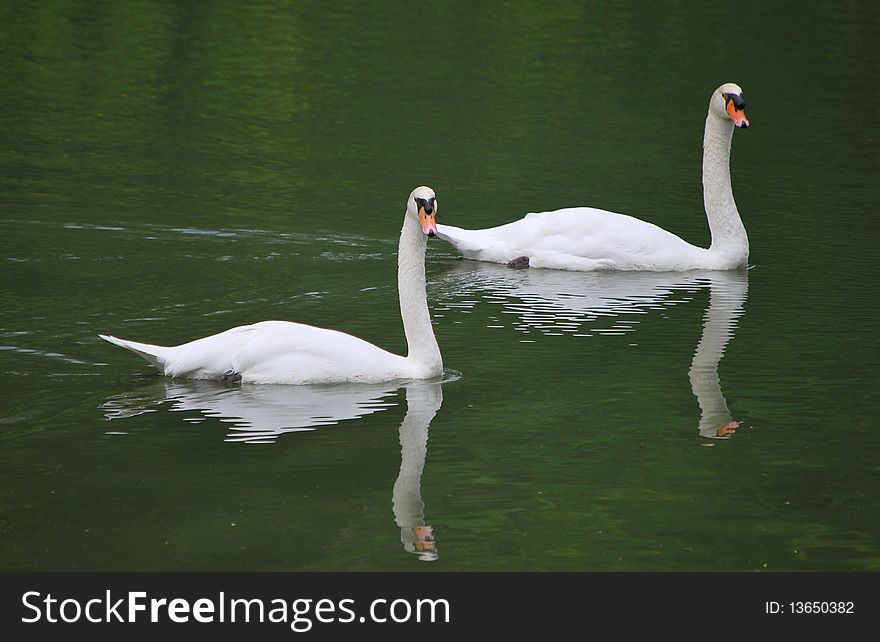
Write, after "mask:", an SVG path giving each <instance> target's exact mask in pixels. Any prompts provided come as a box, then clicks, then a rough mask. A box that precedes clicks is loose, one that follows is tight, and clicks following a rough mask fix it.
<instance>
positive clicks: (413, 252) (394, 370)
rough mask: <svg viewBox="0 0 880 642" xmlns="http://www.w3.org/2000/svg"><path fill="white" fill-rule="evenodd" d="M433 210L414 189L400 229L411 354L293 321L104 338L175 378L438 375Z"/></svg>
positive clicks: (336, 379) (368, 379)
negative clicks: (428, 274) (163, 336)
mask: <svg viewBox="0 0 880 642" xmlns="http://www.w3.org/2000/svg"><path fill="white" fill-rule="evenodd" d="M435 208H436V197H435V196H434V192H433V190H431V189H430V188H428V187H418V188H416V189H415V190H413V192H412V194H410V198H409V199H408V201H407V211H406V215H405V216H404V223H403V228H402V230H401V233H400V244H399V248H398V294H399V298H400V312H401V318H402V319H403V326H404V332H405V333H406V339H407V345H408V348H409V353H408V354H407V356H405V357H404V356H400V355H396V354H393V353H390V352H388V351H386V350H383V349H382V348H379V347H377V346H375V345H373V344H371V343H368V342H366V341H364V340H363V339H359V338H357V337H354V336H352V335H350V334H346V333H344V332H339V331H336V330H329V329H326V328H318V327H315V326H310V325H305V324H302V323H293V322H289V321H262V322H260V323H254V324H252V325H245V326H239V327H236V328H232V329H230V330H226V331H225V332H221V333H219V334H215V335H212V336H209V337H204V338H202V339H196V340H195V341H190V342H189V343H184V344H181V345H178V346H173V347H166V346H156V345H150V344H146V343H139V342H136V341H128V340H125V339H118V338H116V337H113V336H108V335H99V336H100V337H101V338H102V339H104V340H106V341H109V342H110V343H113V344H115V345H118V346H121V347H123V348H127V349H128V350H131V351H132V352H134V353H136V354H138V355H140V356H141V357H143V358H145V359H146V360H148V361H149V362H151V363H152V364H153V365H155V366H156V367H157V368H159V369H160V370H161V371H162V372H163V374H165V375H167V376H170V377H188V378H191V379H232V380H235V381H238V380H240V381H242V382H245V383H264V384H270V383H279V384H297V385H303V384H328V383H344V382H359V383H379V382H382V381H391V380H395V379H428V378H431V377H435V376H438V375H440V374H441V373H442V371H443V361H442V358H441V355H440V349H439V347H438V346H437V340H436V338H435V337H434V331H433V328H432V326H431V317H430V314H429V312H428V304H427V295H426V291H425V248H426V245H427V236H428V235H430V236H433V235H434V234H435V233H436V221H435Z"/></svg>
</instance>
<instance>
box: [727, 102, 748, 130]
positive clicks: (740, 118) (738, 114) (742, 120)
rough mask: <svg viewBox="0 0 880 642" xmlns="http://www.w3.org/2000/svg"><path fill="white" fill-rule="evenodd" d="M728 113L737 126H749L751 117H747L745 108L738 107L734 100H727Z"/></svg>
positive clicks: (743, 127)
mask: <svg viewBox="0 0 880 642" xmlns="http://www.w3.org/2000/svg"><path fill="white" fill-rule="evenodd" d="M727 115H728V116H730V120H732V121H733V124H734V125H736V126H737V127H739V128H741V129H745V128H747V127H748V126H749V119H748V118H746V112H745V109H744V108H742V107H737V106H736V103H735V102H734V101H733V100H728V101H727Z"/></svg>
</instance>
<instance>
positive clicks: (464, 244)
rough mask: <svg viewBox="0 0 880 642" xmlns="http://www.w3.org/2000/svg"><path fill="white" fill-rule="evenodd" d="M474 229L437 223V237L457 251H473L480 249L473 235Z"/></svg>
mask: <svg viewBox="0 0 880 642" xmlns="http://www.w3.org/2000/svg"><path fill="white" fill-rule="evenodd" d="M473 234H474V230H465V229H462V228H460V227H453V226H452V225H440V224H438V225H437V237H438V238H440V239H442V240H444V241H446V242H447V243H449V244H451V245H452V246H453V247H455V248H456V249H457V250H458V251H459V252H475V251H478V250H479V249H480V244H479V242H476V241H475V239H474V238H472V237H473Z"/></svg>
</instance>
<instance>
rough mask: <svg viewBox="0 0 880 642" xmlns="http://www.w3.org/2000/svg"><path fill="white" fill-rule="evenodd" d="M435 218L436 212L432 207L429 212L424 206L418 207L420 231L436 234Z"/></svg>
mask: <svg viewBox="0 0 880 642" xmlns="http://www.w3.org/2000/svg"><path fill="white" fill-rule="evenodd" d="M429 207H430V205H429ZM435 219H436V213H435V211H434V208H433V207H431V211H430V212H429V211H427V209H426V208H425V207H420V208H419V221H420V222H421V223H422V232H424V233H425V234H427V235H428V236H436V235H437V221H436V220H435Z"/></svg>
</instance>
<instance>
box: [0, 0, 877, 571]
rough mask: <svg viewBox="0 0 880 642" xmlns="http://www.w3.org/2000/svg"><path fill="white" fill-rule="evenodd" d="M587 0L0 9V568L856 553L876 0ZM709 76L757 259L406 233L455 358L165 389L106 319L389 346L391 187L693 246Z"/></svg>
mask: <svg viewBox="0 0 880 642" xmlns="http://www.w3.org/2000/svg"><path fill="white" fill-rule="evenodd" d="M606 4H607V3H599V2H595V3H593V2H564V3H554V4H553V5H547V4H546V3H541V2H535V3H522V2H498V3H489V4H487V5H482V4H480V3H474V2H449V3H446V2H444V3H437V4H430V5H428V4H425V5H424V6H422V4H420V3H372V2H333V3H325V2H297V3H283V2H264V3H258V4H253V5H252V4H249V5H248V6H247V7H246V8H245V7H244V6H243V5H241V4H240V3H236V2H212V3H189V2H183V3H174V4H169V3H159V2H147V1H144V2H138V3H95V2H67V3H44V4H42V5H35V4H32V3H28V2H4V3H3V4H2V5H0V68H2V77H3V85H4V90H3V92H2V96H0V120H2V123H3V125H2V128H0V262H2V267H0V270H2V272H0V274H2V280H0V297H2V299H0V301H2V305H0V377H2V393H0V399H2V402H0V569H2V570H89V569H95V570H171V569H182V570H406V569H420V570H423V569H436V570H500V571H522V570H577V571H600V570H620V571H630V570H659V571H673V570H705V571H720V570H734V571H752V570H765V571H781V570H798V571H832V570H855V571H867V570H878V569H880V492H878V491H880V441H878V439H877V425H876V418H875V415H874V412H876V410H877V408H878V376H877V373H878V360H880V354H878V335H880V321H878V303H877V301H878V297H877V294H878V292H877V287H876V283H877V281H876V278H875V275H876V272H877V266H876V258H877V256H878V253H877V249H876V240H877V228H878V225H877V208H878V205H877V203H878V202H880V163H878V158H880V155H878V149H880V135H878V128H877V126H876V117H877V113H876V106H877V99H878V98H880V93H878V88H877V73H876V72H877V69H878V68H880V56H878V40H877V31H878V28H880V12H878V9H877V5H876V3H868V2H846V3H843V2H841V3H836V2H830V3H761V4H755V5H751V6H748V3H747V4H746V5H743V4H742V3H730V2H727V1H721V0H711V1H706V2H700V3H691V2H667V3H662V4H656V5H650V6H647V3H645V4H646V6H642V4H636V3H634V4H632V5H629V4H625V5H621V6H618V5H616V4H615V5H613V6H606ZM727 81H732V82H736V83H738V84H740V85H741V86H742V87H743V90H744V96H745V99H746V104H747V114H748V116H749V118H750V120H751V124H752V126H751V127H750V128H749V129H748V130H747V131H737V132H736V133H735V136H734V141H733V152H732V158H731V174H732V180H733V188H734V193H735V195H736V198H737V202H738V205H739V209H740V212H741V213H742V216H743V220H744V222H745V225H746V228H747V230H748V233H749V238H750V242H751V255H750V268H749V269H748V270H743V271H739V272H731V273H711V272H708V273H684V274H663V273H660V274H651V273H647V274H614V273H593V274H591V273H566V272H556V271H548V270H511V269H507V268H504V267H501V266H495V265H488V264H480V263H475V262H470V261H464V260H462V259H461V258H460V256H459V255H458V254H457V253H456V252H455V250H454V249H452V248H451V247H450V246H448V245H445V244H444V243H442V242H441V241H439V240H436V239H435V240H432V241H431V242H430V243H429V249H428V257H427V265H428V268H427V270H428V303H429V307H430V309H431V311H432V315H433V317H434V321H435V331H436V334H437V338H438V342H439V344H440V347H441V350H442V352H443V357H444V363H445V366H446V368H447V372H446V375H445V376H444V378H443V380H442V381H433V382H421V383H413V384H409V385H403V386H398V385H396V384H389V385H387V386H360V387H358V386H339V387H304V388H303V387H300V388H297V387H292V386H262V387H261V386H247V385H236V384H225V385H224V384H219V383H211V382H188V381H184V380H173V381H172V380H168V379H164V378H162V377H159V376H158V375H157V374H156V371H155V370H154V369H153V368H151V367H150V366H149V365H148V364H147V363H146V362H144V361H142V360H140V359H138V358H137V357H136V356H135V355H133V354H131V353H129V352H126V351H124V350H121V349H119V348H117V347H114V346H111V345H109V344H107V343H104V342H103V341H101V340H100V339H98V337H97V334H98V333H111V334H115V335H117V336H121V337H125V338H131V339H136V340H141V341H147V342H152V343H159V344H176V343H182V342H185V341H188V340H191V339H194V338H197V337H200V336H205V335H207V334H211V333H214V332H219V331H222V330H225V329H227V328H229V327H232V326H235V325H241V324H246V323H250V322H254V321H259V320H264V319H286V320H294V321H300V322H305V323H312V324H316V325H320V326H323V327H329V328H335V329H340V330H344V331H347V332H350V333H352V334H356V335H357V336H360V337H362V338H364V339H366V340H369V341H371V342H374V343H376V344H378V345H381V346H382V347H385V348H387V349H389V350H392V351H396V352H401V351H404V350H405V344H404V338H403V330H402V326H401V323H400V317H399V310H398V304H397V290H396V251H397V237H398V234H399V231H400V226H401V223H402V218H403V212H404V208H405V200H406V197H407V195H408V194H409V192H410V190H412V189H413V188H414V187H415V186H417V185H421V184H427V185H430V186H432V187H433V188H434V189H435V190H436V191H437V195H438V202H439V210H438V220H439V221H440V222H441V223H449V224H453V225H459V226H463V227H487V226H492V225H497V224H501V223H504V222H507V221H510V220H513V219H515V218H518V217H520V216H521V215H523V214H524V213H526V212H530V211H542V210H548V209H556V208H560V207H566V206H573V205H591V206H595V207H602V208H605V209H610V210H613V211H618V212H623V213H628V214H632V215H635V216H638V217H640V218H644V219H647V220H650V221H652V222H654V223H657V224H658V225H661V226H663V227H665V228H666V229H669V230H671V231H673V232H675V233H677V234H679V235H681V236H682V237H684V238H685V239H687V240H689V241H691V242H693V243H696V244H700V245H705V244H707V242H708V234H707V231H708V230H707V225H706V220H705V215H704V214H703V209H702V191H701V185H700V163H701V143H702V130H703V123H704V120H705V115H706V107H707V103H708V98H709V96H710V94H711V93H712V91H713V90H714V89H715V88H716V87H717V86H718V85H720V84H721V83H723V82H727ZM731 421H739V422H741V424H740V426H739V428H738V429H737V430H736V431H735V433H729V434H723V435H719V434H718V428H719V427H722V426H726V425H727V424H729V423H730V422H731ZM722 432H724V431H722ZM432 538H433V542H431V541H430V540H431V539H432Z"/></svg>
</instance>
